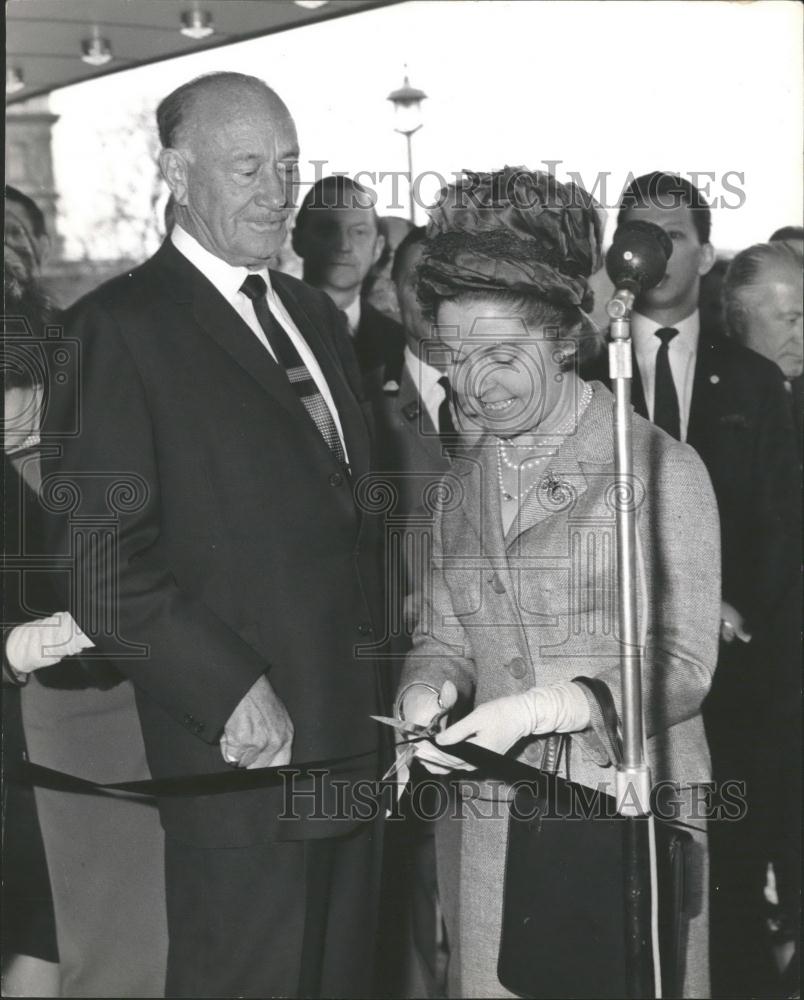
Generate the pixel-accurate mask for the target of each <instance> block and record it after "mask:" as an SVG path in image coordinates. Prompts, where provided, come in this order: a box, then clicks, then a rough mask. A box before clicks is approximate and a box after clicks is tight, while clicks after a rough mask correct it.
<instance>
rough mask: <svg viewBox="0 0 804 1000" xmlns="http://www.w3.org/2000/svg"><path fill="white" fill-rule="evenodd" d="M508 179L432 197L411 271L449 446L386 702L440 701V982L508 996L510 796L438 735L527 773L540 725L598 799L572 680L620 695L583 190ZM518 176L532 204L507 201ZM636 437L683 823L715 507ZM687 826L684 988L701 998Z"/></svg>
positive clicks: (594, 235) (652, 701)
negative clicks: (444, 394)
mask: <svg viewBox="0 0 804 1000" xmlns="http://www.w3.org/2000/svg"><path fill="white" fill-rule="evenodd" d="M511 177H512V174H511V172H510V171H503V172H500V173H499V174H493V175H485V176H483V175H473V176H472V181H471V183H472V185H473V186H472V192H471V193H472V195H473V199H474V200H473V202H472V206H473V207H471V208H469V209H467V208H466V203H465V201H464V200H463V198H462V196H463V195H464V194H465V193H466V192H465V189H463V190H462V189H461V187H460V186H459V187H458V188H454V189H448V190H447V191H446V192H444V193H442V200H441V203H440V206H439V208H438V209H437V210H436V211H435V213H434V217H433V221H432V223H431V229H430V232H429V234H428V244H427V245H426V256H425V258H424V261H423V264H422V267H421V270H420V276H419V293H420V296H421V298H422V301H423V302H424V303H425V304H426V305H427V306H428V307H429V308H430V310H431V314H432V316H433V318H434V320H435V321H436V323H437V324H438V326H439V337H440V339H441V341H442V343H443V345H444V349H445V352H446V354H447V357H446V358H445V360H446V361H448V362H449V365H450V368H449V371H450V377H451V385H452V387H453V390H454V394H455V397H454V402H455V415H456V419H457V421H458V423H459V425H460V427H461V431H462V434H463V438H462V441H463V445H464V446H463V447H462V448H461V449H460V453H459V455H458V456H457V457H456V460H455V462H454V464H453V468H452V470H451V472H450V473H449V474H447V476H446V477H445V479H444V480H443V483H442V495H441V503H440V510H439V511H438V512H437V513H436V517H435V523H434V536H433V559H432V566H431V574H430V578H429V580H428V586H427V588H426V591H427V594H426V600H425V603H424V608H425V613H424V614H423V617H422V620H421V621H420V622H419V624H418V627H417V632H416V635H415V638H414V646H413V649H412V651H411V653H410V655H409V657H408V659H407V662H406V665H405V669H404V673H403V677H402V681H401V686H400V694H399V698H398V707H399V712H400V714H401V715H402V716H403V717H404V718H406V719H408V720H411V721H414V722H421V723H427V722H429V720H430V719H431V718H433V716H434V715H435V714H436V713H437V712H438V711H439V709H440V708H441V707H450V708H451V709H452V712H451V715H450V722H451V723H452V724H451V725H450V726H449V727H448V728H447V729H446V730H445V731H444V732H443V733H441V734H440V736H439V737H438V744H439V745H440V747H441V748H443V749H440V748H439V747H434V746H431V745H427V744H422V745H420V748H419V751H418V756H419V758H420V759H421V761H422V762H423V763H424V765H425V767H427V768H428V769H429V770H431V771H433V772H434V773H448V772H452V773H453V778H454V779H455V780H453V781H452V782H451V783H450V794H451V795H453V796H454V798H455V803H454V804H455V806H457V808H451V809H450V810H449V815H447V816H446V817H445V818H443V819H441V820H440V821H439V823H438V827H437V833H436V843H437V856H438V880H439V892H440V895H441V902H442V906H443V910H444V915H445V921H446V925H447V936H448V942H449V946H450V966H449V986H450V995H452V996H503V995H507V993H506V990H505V989H504V988H503V986H502V985H501V984H500V982H499V980H498V979H497V974H496V968H497V953H498V948H499V940H500V927H501V919H502V884H503V877H504V866H505V848H506V839H507V826H508V819H507V811H506V809H505V808H504V807H503V808H500V805H501V804H502V805H503V806H504V802H505V799H506V797H507V790H506V788H505V787H504V786H500V785H499V783H497V784H494V783H492V782H483V781H481V782H477V781H474V782H473V781H472V780H471V775H467V774H465V772H466V771H467V770H470V769H469V768H468V766H467V765H465V764H463V763H462V762H461V761H459V760H458V759H457V758H456V757H454V756H452V755H450V754H449V753H448V747H449V744H451V743H456V742H458V741H460V740H462V739H466V738H471V739H472V740H473V741H474V742H476V743H479V744H480V745H482V746H486V747H489V748H491V749H493V750H496V751H498V752H500V753H507V752H508V751H512V755H515V756H516V757H517V758H519V759H520V760H522V761H524V762H526V763H530V764H533V765H538V764H539V762H540V761H541V756H542V751H543V745H544V742H545V738H546V736H547V735H549V734H550V733H553V732H562V733H568V734H570V740H569V746H570V750H569V753H568V757H569V767H570V770H571V776H572V778H573V779H574V780H575V781H579V782H581V783H583V784H585V785H588V786H591V787H602V788H604V789H605V790H607V791H609V792H613V785H614V769H613V767H612V766H611V760H610V758H609V756H608V753H607V749H606V747H607V742H606V740H605V734H604V732H603V729H602V727H601V726H600V725H599V722H600V720H599V719H598V718H597V716H596V711H595V707H594V705H593V704H592V703H590V702H589V701H588V700H587V697H586V694H585V693H584V689H583V688H582V687H580V686H579V685H576V684H574V683H572V678H574V677H577V676H580V675H586V676H595V677H597V678H600V679H601V680H603V681H605V682H606V683H607V684H608V686H609V687H610V689H611V691H612V694H613V695H614V698H615V702H616V703H617V706H618V709H619V708H620V685H619V646H618V638H617V627H616V622H617V604H616V593H615V564H614V552H615V503H616V495H615V493H614V491H613V483H614V455H613V443H612V437H613V435H612V426H613V397H612V395H611V394H610V393H609V392H608V390H607V389H605V388H604V387H603V386H602V385H601V384H599V383H591V384H587V383H584V382H583V381H582V380H581V379H580V378H578V376H577V375H576V374H575V372H574V368H575V367H576V362H577V360H578V358H579V355H581V354H582V353H584V352H586V351H587V350H589V349H590V347H591V345H593V344H594V343H595V342H596V340H597V338H596V337H595V335H594V332H593V330H592V328H591V326H590V324H589V323H588V322H587V321H586V320H585V319H584V317H583V313H582V311H581V309H582V307H583V306H584V305H588V297H587V296H586V295H585V292H586V283H585V277H586V276H588V274H589V273H590V272H591V270H592V269H593V267H594V266H595V264H596V263H597V256H598V250H599V229H598V226H597V222H596V215H595V213H594V208H593V205H592V202H591V199H590V198H589V196H588V195H585V192H580V191H579V189H577V188H573V187H572V186H563V185H560V184H558V183H557V182H556V181H555V179H554V178H551V177H549V176H548V175H544V174H529V173H527V174H526V173H524V172H522V171H520V172H519V173H518V174H517V175H516V176H515V178H514V179H513V180H512V179H511ZM523 178H524V179H523ZM523 185H524V186H525V189H526V190H525V193H526V194H527V196H528V197H527V198H526V199H523V198H521V197H515V196H516V195H521V194H522V187H523ZM459 202H460V205H459V206H458V208H457V209H455V205H457V204H458V203H459ZM523 205H524V206H526V207H524V208H523V207H522V206H523ZM478 206H479V207H478ZM534 206H535V207H534ZM633 442H634V480H633V491H632V493H633V496H632V499H633V503H634V504H635V505H636V511H637V532H638V536H639V541H640V550H641V554H642V560H643V562H644V573H643V574H642V579H643V580H644V587H643V590H642V592H641V593H640V595H639V601H638V607H639V616H640V621H643V622H645V623H646V626H647V633H646V634H647V640H646V648H645V656H644V669H643V679H644V689H643V699H644V708H645V721H646V731H647V736H648V757H649V763H650V766H651V770H652V777H653V779H654V781H658V780H669V781H672V782H674V783H675V784H676V785H677V787H678V792H677V794H676V796H675V798H676V799H677V801H678V802H679V807H678V808H679V812H680V814H681V815H686V817H687V818H688V819H689V812H690V810H689V809H685V804H684V803H685V802H686V803H687V804H689V803H690V801H692V800H694V799H695V795H694V789H695V786H697V785H700V784H702V783H705V782H708V781H709V780H710V779H711V773H710V762H709V754H708V750H707V746H706V740H705V736H704V730H703V724H702V720H701V714H700V709H701V703H702V701H703V699H704V697H705V695H706V693H707V691H708V689H709V686H710V683H711V678H712V673H713V670H714V665H715V661H716V655H717V635H718V627H719V607H720V605H719V600H720V596H719V595H720V575H719V567H720V552H719V528H718V520H717V512H716V506H715V500H714V496H713V493H712V489H711V485H710V483H709V479H708V476H707V473H706V471H705V469H704V467H703V465H702V463H701V461H700V460H699V459H698V457H697V455H696V454H695V452H694V451H693V450H692V449H691V448H689V447H688V446H686V445H684V444H681V443H679V442H677V441H675V440H674V439H672V438H670V437H669V436H667V435H666V434H664V432H662V431H660V430H658V429H657V428H655V427H654V426H653V425H652V424H650V423H648V422H647V421H645V420H642V419H641V418H639V417H636V416H635V417H634V426H633ZM458 779H460V780H458ZM473 800H474V801H473ZM495 806H496V807H495ZM698 825H699V827H700V830H699V832H698V833H697V834H696V835H695V840H694V844H693V852H692V857H691V859H690V861H691V867H692V873H691V875H692V877H691V880H690V881H691V883H692V886H691V888H692V890H693V891H692V892H690V893H688V897H687V898H688V913H687V914H686V916H687V928H688V936H687V948H686V968H685V973H684V985H683V995H685V996H706V995H707V993H708V953H707V931H708V928H707V913H706V879H707V866H706V842H705V827H704V825H703V821H700V820H699V821H698ZM580 957H581V956H579V958H580Z"/></svg>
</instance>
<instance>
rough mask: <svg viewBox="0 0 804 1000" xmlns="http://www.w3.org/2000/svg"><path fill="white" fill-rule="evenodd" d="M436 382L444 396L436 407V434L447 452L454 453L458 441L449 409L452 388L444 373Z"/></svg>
mask: <svg viewBox="0 0 804 1000" xmlns="http://www.w3.org/2000/svg"><path fill="white" fill-rule="evenodd" d="M438 384H439V385H440V386H441V388H442V389H443V390H444V398H443V400H442V401H441V404H440V406H439V407H438V436H439V437H440V438H441V443H442V444H443V445H444V447H445V448H446V449H447V454H448V455H450V456H452V455H454V454H455V446H456V445H457V443H458V433H457V431H456V430H455V424H454V423H453V422H452V411H451V410H450V405H449V404H450V400H451V399H452V388H451V386H450V384H449V379H448V378H447V376H446V375H442V376H441V378H440V379H439V380H438Z"/></svg>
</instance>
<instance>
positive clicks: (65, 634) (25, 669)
mask: <svg viewBox="0 0 804 1000" xmlns="http://www.w3.org/2000/svg"><path fill="white" fill-rule="evenodd" d="M94 645H95V644H94V643H93V642H92V640H91V639H88V638H87V637H86V636H85V635H84V633H83V632H82V631H81V629H80V628H79V627H78V625H77V624H76V622H75V620H74V618H73V616H72V615H71V614H70V613H69V611H62V612H60V613H59V614H55V615H50V616H49V617H48V618H39V619H37V620H36V621H33V622H26V623H25V624H24V625H17V626H16V627H15V628H13V629H12V630H11V632H9V634H8V638H7V639H6V659H7V660H8V662H9V664H10V666H11V667H12V668H13V669H14V670H15V671H16V672H17V673H18V674H29V673H31V672H32V671H33V670H38V669H39V668H40V667H50V666H53V664H54V663H58V662H59V661H60V660H62V659H64V657H65V656H74V655H75V654H76V653H80V652H81V650H82V649H89V648H90V646H94Z"/></svg>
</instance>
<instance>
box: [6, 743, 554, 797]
mask: <svg viewBox="0 0 804 1000" xmlns="http://www.w3.org/2000/svg"><path fill="white" fill-rule="evenodd" d="M425 738H426V737H420V738H414V739H412V740H409V741H406V742H410V743H418V742H420V740H421V739H425ZM445 749H448V751H449V753H451V754H454V755H455V756H456V757H459V758H460V759H461V760H463V761H464V762H465V763H467V764H474V765H475V766H477V767H480V768H482V769H483V770H484V771H488V772H490V773H491V774H493V775H494V776H495V777H499V778H501V779H502V780H503V781H506V782H508V783H509V784H513V783H514V782H516V781H530V782H534V781H537V782H538V781H539V780H540V778H543V777H546V776H544V775H542V773H541V772H540V771H539V770H537V769H536V768H533V767H530V766H529V765H528V764H522V763H521V762H520V761H517V760H513V759H512V758H510V757H505V756H503V755H502V754H499V753H495V752H494V751H493V750H486V749H485V748H484V747H479V746H477V745H476V744H475V743H468V742H465V741H464V742H462V743H456V744H455V745H454V746H450V747H448V748H445ZM372 756H374V752H373V751H369V752H367V753H360V754H352V755H350V756H347V757H326V758H323V759H321V760H313V761H307V762H306V763H304V764H296V765H283V766H281V767H255V768H251V769H249V768H233V769H232V770H231V771H216V772H214V773H212V774H193V775H177V776H175V777H172V778H144V779H141V780H139V781H114V782H106V783H104V782H98V781H90V780H89V779H87V778H78V777H76V776H75V775H73V774H67V773H66V772H64V771H57V770H54V769H53V768H50V767H44V766H43V765H42V764H34V763H33V762H32V761H27V760H23V761H19V762H18V763H17V765H16V766H15V767H14V768H13V769H12V774H11V775H10V777H11V778H12V780H16V781H19V782H21V783H24V784H27V785H37V786H38V787H40V788H50V789H52V790H54V791H60V792H76V793H79V794H81V793H83V794H85V795H86V794H101V795H102V794H104V793H106V792H127V793H128V794H130V795H147V796H152V797H154V796H156V797H159V796H171V797H181V796H192V795H220V794H223V793H225V792H242V791H248V790H250V789H253V788H265V787H270V786H272V785H279V784H282V782H284V781H286V780H288V779H289V778H290V777H291V776H293V775H303V774H310V775H312V774H313V773H314V772H319V773H320V772H321V771H327V770H335V769H339V768H343V767H344V766H345V765H348V764H349V763H351V762H353V761H358V760H362V759H365V758H366V757H372Z"/></svg>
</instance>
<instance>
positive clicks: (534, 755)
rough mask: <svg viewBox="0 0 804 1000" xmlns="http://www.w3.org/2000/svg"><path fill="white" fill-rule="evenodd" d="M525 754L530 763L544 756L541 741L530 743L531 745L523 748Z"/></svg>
mask: <svg viewBox="0 0 804 1000" xmlns="http://www.w3.org/2000/svg"><path fill="white" fill-rule="evenodd" d="M525 756H526V757H527V759H528V760H529V761H531V762H532V763H534V764H535V763H537V762H538V761H540V760H541V759H542V757H543V756H544V747H543V746H542V745H541V743H531V745H530V746H529V747H528V748H527V749H526V750H525Z"/></svg>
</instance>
